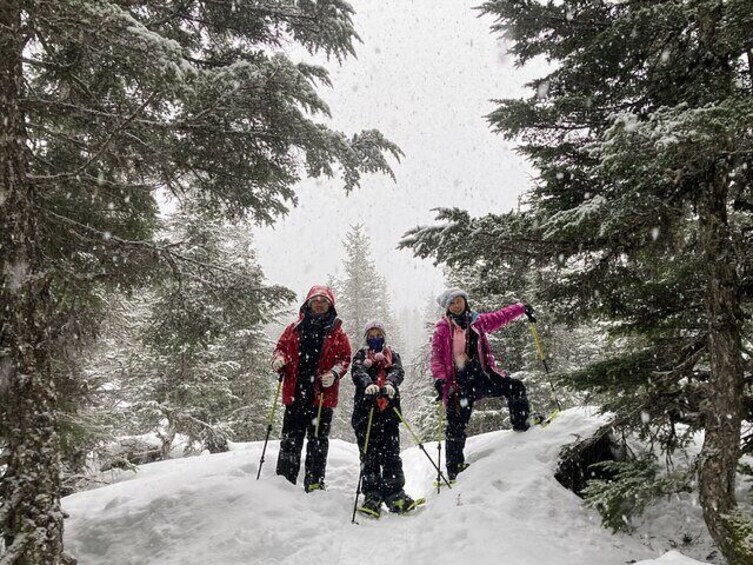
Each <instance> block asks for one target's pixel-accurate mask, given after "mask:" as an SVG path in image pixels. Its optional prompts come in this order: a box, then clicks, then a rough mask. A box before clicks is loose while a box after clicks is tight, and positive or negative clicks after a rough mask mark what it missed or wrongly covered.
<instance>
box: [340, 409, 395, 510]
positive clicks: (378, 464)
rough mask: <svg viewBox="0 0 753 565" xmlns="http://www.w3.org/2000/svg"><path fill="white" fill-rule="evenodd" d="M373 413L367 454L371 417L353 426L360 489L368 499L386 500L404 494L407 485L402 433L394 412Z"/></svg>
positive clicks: (375, 411)
mask: <svg viewBox="0 0 753 565" xmlns="http://www.w3.org/2000/svg"><path fill="white" fill-rule="evenodd" d="M388 410H389V411H388V412H378V411H377V410H376V409H375V410H374V418H373V420H372V422H371V432H370V433H369V444H368V446H367V451H366V453H365V454H364V452H363V450H364V444H365V441H366V428H367V426H368V417H366V418H362V419H359V421H358V422H355V423H354V426H353V430H354V431H355V433H356V438H357V440H358V447H359V450H360V451H359V453H360V456H361V465H362V467H363V482H362V483H361V490H362V492H363V495H364V497H366V498H377V499H379V500H385V499H387V498H388V497H390V496H392V495H395V494H398V493H400V492H402V490H403V487H404V486H405V475H404V474H403V461H402V459H400V430H399V429H398V423H399V422H398V420H397V418H396V417H395V415H394V413H392V411H391V409H388Z"/></svg>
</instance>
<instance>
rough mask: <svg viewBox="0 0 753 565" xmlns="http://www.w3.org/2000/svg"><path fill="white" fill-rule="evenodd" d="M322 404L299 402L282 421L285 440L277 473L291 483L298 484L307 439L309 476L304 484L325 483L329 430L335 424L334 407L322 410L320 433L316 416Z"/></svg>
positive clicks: (281, 445)
mask: <svg viewBox="0 0 753 565" xmlns="http://www.w3.org/2000/svg"><path fill="white" fill-rule="evenodd" d="M318 410H319V406H318V405H314V404H311V402H310V401H309V400H305V401H301V400H296V401H295V402H294V403H293V404H291V405H290V406H286V407H285V416H284V418H283V420H282V440H281V441H280V455H279V456H278V457H277V474H278V475H282V476H283V477H285V478H286V479H287V480H289V481H290V482H291V483H293V484H296V482H297V481H298V472H299V470H300V468H301V450H302V449H303V438H304V436H305V437H306V438H307V439H308V443H307V445H306V466H305V469H306V474H305V476H304V479H303V484H304V486H305V487H308V486H309V485H312V484H316V483H319V484H322V483H323V482H324V475H325V471H326V468H327V452H328V451H329V429H330V425H331V424H332V414H333V410H332V408H326V407H322V414H321V420H320V422H319V434H318V436H315V435H314V434H315V432H316V415H317V412H318Z"/></svg>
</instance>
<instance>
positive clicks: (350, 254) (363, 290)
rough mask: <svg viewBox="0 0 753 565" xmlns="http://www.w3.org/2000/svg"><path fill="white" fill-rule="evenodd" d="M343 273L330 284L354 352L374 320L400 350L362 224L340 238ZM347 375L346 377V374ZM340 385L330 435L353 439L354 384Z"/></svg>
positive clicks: (379, 275)
mask: <svg viewBox="0 0 753 565" xmlns="http://www.w3.org/2000/svg"><path fill="white" fill-rule="evenodd" d="M343 246H344V247H345V259H344V260H343V270H344V274H343V277H342V278H341V279H340V280H334V281H333V283H332V286H333V288H334V291H335V297H336V299H337V314H338V316H339V317H340V319H341V320H342V321H343V327H344V329H345V332H346V333H347V334H348V338H349V339H350V345H351V348H352V350H353V354H355V352H356V351H358V349H359V348H361V347H363V345H364V336H363V328H364V326H366V324H367V323H369V322H371V321H373V320H379V321H380V322H382V323H383V324H384V326H385V330H386V332H387V334H388V335H387V342H388V343H389V344H392V345H393V346H394V347H395V349H397V350H398V352H400V353H401V354H402V351H401V349H400V333H399V330H398V327H397V324H396V323H395V322H394V319H393V316H392V311H391V309H390V299H389V294H388V293H387V284H386V282H385V280H384V277H383V276H382V275H381V274H380V273H379V269H378V267H377V265H376V264H375V263H374V260H373V259H372V254H371V241H370V240H369V236H368V235H367V234H366V231H365V229H364V227H363V226H362V225H360V224H359V225H355V226H351V227H350V229H349V230H348V233H347V234H345V239H344V240H343ZM348 378H349V377H348ZM342 384H343V385H345V386H341V388H340V401H339V402H340V403H339V405H338V408H337V410H335V415H334V419H333V421H332V432H331V435H332V437H334V438H339V439H347V440H349V441H355V436H354V435H353V430H352V428H351V426H350V418H351V416H352V414H353V386H352V383H351V382H349V381H348V380H347V379H346V380H345V381H343V383H342Z"/></svg>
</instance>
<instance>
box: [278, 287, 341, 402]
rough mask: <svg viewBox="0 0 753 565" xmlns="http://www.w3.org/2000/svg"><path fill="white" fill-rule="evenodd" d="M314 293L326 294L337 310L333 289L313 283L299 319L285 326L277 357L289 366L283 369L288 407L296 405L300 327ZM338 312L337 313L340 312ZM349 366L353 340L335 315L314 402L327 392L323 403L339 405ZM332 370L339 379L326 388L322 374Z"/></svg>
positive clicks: (324, 347) (324, 352)
mask: <svg viewBox="0 0 753 565" xmlns="http://www.w3.org/2000/svg"><path fill="white" fill-rule="evenodd" d="M314 296H326V297H327V299H328V300H329V301H330V303H331V304H332V309H333V311H335V310H334V308H335V296H334V294H333V293H332V290H330V289H329V288H328V287H326V286H313V287H311V290H309V292H308V294H307V295H306V299H305V300H304V301H303V304H302V305H301V309H300V313H299V316H298V320H297V321H295V322H293V323H292V324H290V325H289V326H288V327H287V328H285V331H283V332H282V335H281V336H280V339H279V340H277V347H276V348H275V352H274V356H275V357H282V358H283V359H284V360H285V366H284V367H283V368H282V369H281V371H282V372H283V381H282V402H283V404H285V405H286V406H288V405H290V404H292V403H293V401H294V400H295V389H296V383H297V381H298V343H299V341H300V334H299V330H298V326H300V324H301V321H303V315H304V310H305V306H306V303H307V302H308V301H309V300H310V299H311V298H312V297H314ZM335 315H337V312H336V311H335ZM349 365H350V341H349V340H348V336H347V335H346V333H345V332H344V331H343V329H342V321H340V319H339V318H335V321H334V323H333V325H332V329H331V330H330V332H329V333H328V334H327V336H326V337H325V338H324V343H323V344H322V354H321V357H319V370H318V371H317V372H318V377H317V379H316V381H314V397H313V399H312V403H313V404H317V405H318V404H319V393H320V392H324V400H323V402H322V406H325V407H327V408H334V407H335V406H337V397H338V391H339V388H340V379H341V378H342V377H343V376H344V375H345V373H347V372H348V367H349ZM329 371H333V372H334V373H335V375H336V376H337V378H336V379H335V383H334V384H333V385H332V386H331V387H329V388H324V387H322V381H321V378H319V377H320V376H321V375H323V374H324V373H327V372H329Z"/></svg>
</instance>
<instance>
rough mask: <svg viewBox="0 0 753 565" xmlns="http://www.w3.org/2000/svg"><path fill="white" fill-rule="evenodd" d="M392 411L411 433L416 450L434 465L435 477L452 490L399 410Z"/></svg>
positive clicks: (394, 408) (394, 407)
mask: <svg viewBox="0 0 753 565" xmlns="http://www.w3.org/2000/svg"><path fill="white" fill-rule="evenodd" d="M392 409H393V410H394V411H395V414H397V417H398V418H400V421H401V422H402V423H403V424H404V425H405V427H406V428H407V429H408V431H409V432H410V433H411V435H412V436H413V441H415V442H416V444H417V445H418V448H419V449H420V450H421V451H423V452H424V455H426V457H427V458H428V459H429V461H431V464H432V465H434V468H435V469H436V470H437V476H438V477H439V478H441V479H442V480H443V481H444V482H445V484H447V486H448V487H450V488H452V485H451V484H450V481H448V480H447V477H445V476H444V473H442V470H441V469H440V468H439V465H437V464H436V463H434V459H432V458H431V455H429V452H428V451H426V448H425V447H424V444H423V443H421V438H419V437H418V436H417V435H416V432H414V431H413V429H412V428H411V427H410V426H409V425H408V422H406V421H405V418H403V415H402V414H401V413H400V410H398V409H397V406H393V407H392Z"/></svg>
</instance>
